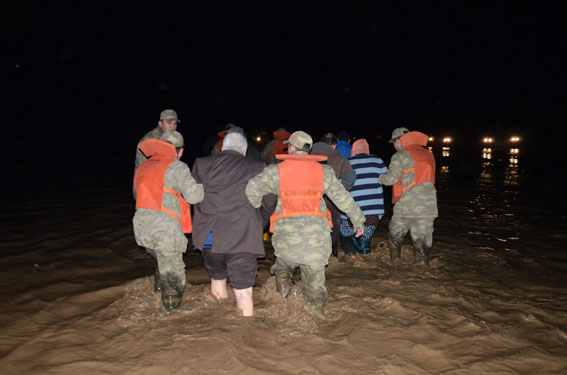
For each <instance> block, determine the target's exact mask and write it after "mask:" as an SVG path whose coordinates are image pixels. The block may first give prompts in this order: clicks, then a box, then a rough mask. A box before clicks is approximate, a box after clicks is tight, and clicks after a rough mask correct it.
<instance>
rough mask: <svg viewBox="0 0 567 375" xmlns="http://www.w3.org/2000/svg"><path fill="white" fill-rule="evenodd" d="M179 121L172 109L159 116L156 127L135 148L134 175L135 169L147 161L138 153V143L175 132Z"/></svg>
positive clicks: (140, 152)
mask: <svg viewBox="0 0 567 375" xmlns="http://www.w3.org/2000/svg"><path fill="white" fill-rule="evenodd" d="M180 122H181V121H179V119H178V118H177V112H175V111H174V110H173V109H165V110H163V111H162V112H161V113H160V115H159V121H158V126H156V127H155V129H152V130H150V131H149V132H147V133H146V135H144V136H143V137H142V139H140V142H138V145H137V146H136V160H135V161H134V173H136V169H138V167H139V166H140V164H142V163H143V162H145V161H146V160H148V158H147V157H146V155H144V153H143V152H142V151H140V143H142V142H143V141H145V140H146V139H150V138H153V139H159V138H160V137H161V135H162V134H163V133H164V132H170V131H175V130H177V124H178V123H180Z"/></svg>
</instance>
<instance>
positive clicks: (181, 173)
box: [133, 109, 437, 316]
mask: <svg viewBox="0 0 567 375" xmlns="http://www.w3.org/2000/svg"><path fill="white" fill-rule="evenodd" d="M179 123H180V121H179V118H178V116H177V113H176V112H175V111H174V110H172V109H166V110H164V111H162V112H161V114H160V117H159V120H158V124H157V127H156V128H155V129H152V130H151V131H149V132H148V133H147V134H146V135H145V136H144V137H143V138H142V139H141V140H140V142H139V143H138V147H137V150H136V159H135V173H134V197H135V199H136V212H135V214H134V218H133V225H134V235H135V237H136V242H137V243H138V245H140V246H142V247H144V248H145V249H146V251H147V252H148V253H149V254H150V255H151V256H152V257H154V258H155V259H156V261H157V266H156V271H155V277H154V290H155V291H156V292H161V299H162V303H163V306H164V308H165V310H166V311H167V312H168V313H171V312H172V311H174V310H175V309H176V308H178V307H179V306H180V304H181V301H182V297H183V293H184V290H185V283H186V281H185V265H184V263H183V253H184V252H185V251H186V249H187V244H188V240H187V237H186V235H185V234H186V233H192V235H191V236H192V242H193V246H194V247H195V249H198V250H200V252H201V254H202V257H203V263H204V266H205V268H206V270H207V273H208V275H209V277H210V279H211V294H212V295H213V296H214V297H215V298H217V299H225V298H228V283H230V286H231V287H232V289H233V291H234V296H235V298H236V305H237V307H238V308H239V309H240V311H241V312H242V314H243V315H244V316H252V315H253V313H254V303H253V286H254V285H255V282H256V276H257V272H258V264H257V259H258V258H261V257H264V256H265V252H264V243H263V234H264V232H265V230H266V229H267V228H269V231H270V232H271V233H272V236H271V242H272V246H273V248H274V254H275V259H276V260H275V263H274V265H273V266H272V268H271V271H272V273H273V274H274V276H275V285H276V290H277V292H278V293H280V294H281V295H282V296H283V297H284V298H285V297H287V296H288V294H289V292H290V290H291V288H292V276H293V274H294V273H295V272H296V270H297V269H298V268H299V269H300V270H301V279H302V284H303V292H304V296H305V298H306V301H307V303H308V304H309V305H310V306H312V307H313V308H314V309H315V310H316V311H317V312H318V313H320V314H324V311H325V306H326V303H327V298H328V293H327V289H326V287H325V268H326V265H327V264H328V262H329V259H330V257H331V256H338V248H339V243H340V245H341V248H342V249H343V251H344V253H345V254H346V255H347V256H354V255H356V254H369V253H370V252H371V251H372V250H371V246H370V242H371V238H372V236H373V234H374V231H375V230H376V228H377V225H378V223H379V221H380V220H381V219H382V216H383V215H384V196H383V189H382V186H383V185H386V186H393V187H392V192H393V194H392V202H393V203H394V208H393V216H392V218H391V219H390V224H389V238H388V246H389V250H390V259H391V261H392V262H396V261H398V260H399V259H400V258H401V245H402V241H403V240H404V237H405V236H406V234H407V232H410V234H411V239H412V243H413V247H414V254H415V262H416V263H419V264H424V265H427V264H428V263H429V255H430V249H431V245H432V236H433V222H434V220H435V218H436V217H437V198H436V190H435V186H434V184H435V159H434V157H433V154H432V153H431V152H430V151H429V150H427V149H426V148H425V147H424V146H425V145H426V142H427V136H426V135H425V134H423V133H421V132H417V131H409V130H408V129H407V128H405V127H399V128H396V129H394V131H393V132H392V139H391V140H390V142H391V143H392V144H393V146H394V148H395V149H396V151H397V152H396V153H395V154H394V155H393V156H392V158H391V161H390V165H389V167H387V166H386V165H385V164H384V162H383V161H382V159H381V158H379V157H378V156H375V155H372V154H371V153H370V148H369V144H368V142H367V141H366V140H365V139H357V140H356V141H354V142H352V143H351V139H350V136H349V134H348V133H347V132H344V131H343V132H339V133H338V137H337V136H335V135H334V134H333V133H325V134H323V136H322V137H321V138H320V140H319V141H318V142H315V143H314V142H313V138H312V137H311V136H310V135H309V134H308V133H306V132H304V131H301V130H298V131H295V132H292V133H290V132H289V131H288V130H286V129H284V128H279V129H277V130H275V131H274V133H273V136H274V137H273V140H271V141H270V142H268V144H267V145H266V147H265V148H264V149H263V150H262V151H261V152H258V150H256V148H255V147H253V146H251V144H250V143H249V141H248V140H247V137H246V134H245V133H244V130H243V129H242V128H240V127H238V126H235V125H234V124H229V125H227V126H226V127H225V128H224V129H223V130H222V131H220V132H219V133H218V134H217V135H216V137H214V138H212V139H211V140H210V141H209V142H206V143H205V150H204V151H206V152H207V153H210V155H207V156H203V157H198V158H197V159H196V160H195V162H194V164H193V167H192V170H191V169H189V166H187V164H185V163H184V162H182V161H181V160H180V158H181V156H182V154H183V151H184V140H183V136H182V135H181V133H179V132H178V131H177V125H178V124H179ZM191 205H192V207H191Z"/></svg>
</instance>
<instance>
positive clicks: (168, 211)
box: [161, 186, 181, 221]
mask: <svg viewBox="0 0 567 375" xmlns="http://www.w3.org/2000/svg"><path fill="white" fill-rule="evenodd" d="M163 191H165V192H168V193H170V194H173V195H176V196H177V198H181V194H179V193H178V192H176V191H175V190H173V189H170V188H166V187H165V186H164V187H163ZM180 203H181V202H180ZM161 210H162V211H163V212H165V213H167V214H170V215H171V216H173V217H174V218H176V219H177V220H179V221H181V217H180V216H178V215H177V214H176V213H175V212H173V211H171V210H170V209H168V208H165V207H163V206H162V207H161Z"/></svg>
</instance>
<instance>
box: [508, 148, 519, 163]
mask: <svg viewBox="0 0 567 375" xmlns="http://www.w3.org/2000/svg"><path fill="white" fill-rule="evenodd" d="M508 154H509V155H510V159H509V162H510V165H511V166H518V155H519V154H520V149H519V148H511V149H510V151H509V152H508Z"/></svg>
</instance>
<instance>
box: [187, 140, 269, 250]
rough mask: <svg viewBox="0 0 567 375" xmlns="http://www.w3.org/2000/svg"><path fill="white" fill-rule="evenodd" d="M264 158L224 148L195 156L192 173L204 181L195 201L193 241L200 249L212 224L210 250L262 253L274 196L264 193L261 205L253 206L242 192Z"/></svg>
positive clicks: (197, 178)
mask: <svg viewBox="0 0 567 375" xmlns="http://www.w3.org/2000/svg"><path fill="white" fill-rule="evenodd" d="M264 166H265V164H264V163H263V162H256V161H251V160H249V159H247V158H245V157H244V156H243V155H242V154H240V153H238V152H236V151H232V150H225V151H223V152H221V153H219V154H216V155H211V156H205V157H201V158H197V159H196V160H195V164H194V165H193V172H192V174H193V177H194V178H195V180H196V181H197V182H198V183H201V184H203V188H204V190H205V198H204V199H203V201H202V202H201V203H199V204H196V205H195V206H194V207H195V211H194V216H193V235H192V238H193V245H194V246H195V248H197V249H202V248H203V245H204V243H205V240H206V238H207V235H208V234H209V231H210V229H211V228H213V247H212V252H213V253H225V254H226V253H231V254H235V253H253V254H257V255H258V256H264V243H263V241H262V234H263V225H264V224H265V223H266V222H267V220H268V219H269V215H270V214H271V213H272V212H273V211H274V209H275V204H276V197H275V196H271V197H267V199H265V200H264V201H263V202H262V203H263V205H262V207H260V208H259V209H256V208H254V207H252V205H251V204H250V202H249V201H248V198H246V195H245V194H244V189H245V188H246V184H247V183H248V180H250V179H251V178H252V177H254V176H256V175H257V174H258V173H260V172H261V171H262V170H263V169H264Z"/></svg>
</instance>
